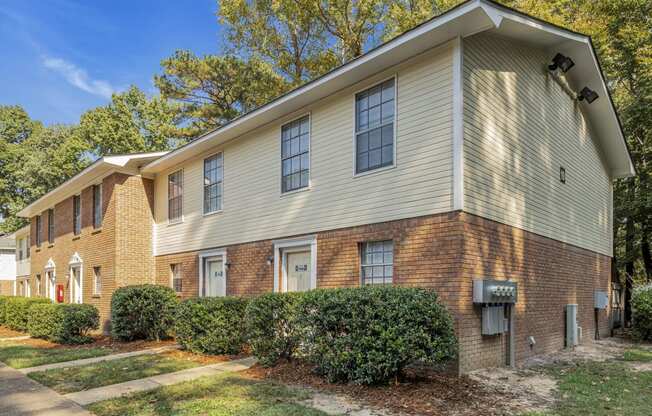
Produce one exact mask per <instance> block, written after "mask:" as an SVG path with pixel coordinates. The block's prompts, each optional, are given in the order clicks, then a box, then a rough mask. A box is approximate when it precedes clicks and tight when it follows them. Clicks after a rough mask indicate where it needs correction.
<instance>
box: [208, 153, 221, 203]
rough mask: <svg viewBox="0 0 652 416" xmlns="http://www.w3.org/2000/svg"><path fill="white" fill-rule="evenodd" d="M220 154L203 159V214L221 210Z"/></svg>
mask: <svg viewBox="0 0 652 416" xmlns="http://www.w3.org/2000/svg"><path fill="white" fill-rule="evenodd" d="M222 180H223V164H222V153H218V154H216V155H213V156H211V157H209V158H207V159H204V214H210V213H211V212H217V211H220V210H221V209H222Z"/></svg>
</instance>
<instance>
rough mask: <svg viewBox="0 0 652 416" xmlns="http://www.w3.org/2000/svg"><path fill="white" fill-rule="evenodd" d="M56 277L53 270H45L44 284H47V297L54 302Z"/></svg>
mask: <svg viewBox="0 0 652 416" xmlns="http://www.w3.org/2000/svg"><path fill="white" fill-rule="evenodd" d="M56 283H57V279H56V277H55V274H54V270H48V271H46V272H45V284H46V285H47V291H48V297H49V298H50V300H51V301H52V302H53V303H54V302H56V297H57V294H56V291H57V284H56Z"/></svg>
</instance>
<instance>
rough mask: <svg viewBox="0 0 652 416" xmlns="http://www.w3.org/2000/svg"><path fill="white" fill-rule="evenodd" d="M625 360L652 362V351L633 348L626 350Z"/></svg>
mask: <svg viewBox="0 0 652 416" xmlns="http://www.w3.org/2000/svg"><path fill="white" fill-rule="evenodd" d="M623 359H624V360H625V361H639V362H644V363H649V362H652V351H648V350H641V349H637V348H632V349H631V350H627V351H625V354H624V356H623Z"/></svg>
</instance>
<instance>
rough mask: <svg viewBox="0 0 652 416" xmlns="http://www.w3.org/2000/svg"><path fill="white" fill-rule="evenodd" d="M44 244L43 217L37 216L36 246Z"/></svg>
mask: <svg viewBox="0 0 652 416" xmlns="http://www.w3.org/2000/svg"><path fill="white" fill-rule="evenodd" d="M42 242H43V215H37V216H36V246H37V247H40V246H41V243H42Z"/></svg>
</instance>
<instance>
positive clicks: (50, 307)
mask: <svg viewBox="0 0 652 416" xmlns="http://www.w3.org/2000/svg"><path fill="white" fill-rule="evenodd" d="M99 326H100V319H99V312H98V310H97V308H96V307H94V306H92V305H84V304H82V305H76V304H52V303H43V304H34V305H32V306H31V307H30V308H29V320H28V323H27V329H28V331H29V334H30V335H31V336H32V337H34V338H43V339H47V340H49V341H52V342H57V343H60V344H84V343H87V342H90V341H92V338H91V337H90V336H89V335H88V333H89V332H90V331H92V330H96V329H98V328H99Z"/></svg>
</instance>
